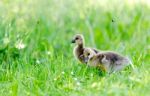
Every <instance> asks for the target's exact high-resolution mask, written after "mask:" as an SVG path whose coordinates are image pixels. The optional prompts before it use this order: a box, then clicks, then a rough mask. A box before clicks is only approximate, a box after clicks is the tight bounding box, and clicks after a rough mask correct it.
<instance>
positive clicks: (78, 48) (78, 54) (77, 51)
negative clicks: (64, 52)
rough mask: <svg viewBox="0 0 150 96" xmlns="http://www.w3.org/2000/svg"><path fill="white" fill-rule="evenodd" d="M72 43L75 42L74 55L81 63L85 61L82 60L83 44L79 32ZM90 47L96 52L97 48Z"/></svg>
mask: <svg viewBox="0 0 150 96" xmlns="http://www.w3.org/2000/svg"><path fill="white" fill-rule="evenodd" d="M72 43H75V44H76V46H75V48H74V50H73V53H74V56H75V57H76V58H77V59H78V60H79V61H80V62H81V63H85V61H84V56H83V51H84V49H85V46H84V37H83V35H81V34H76V35H75V36H74V38H73V40H72ZM89 49H91V50H92V51H93V52H95V53H98V52H99V50H97V49H95V48H89Z"/></svg>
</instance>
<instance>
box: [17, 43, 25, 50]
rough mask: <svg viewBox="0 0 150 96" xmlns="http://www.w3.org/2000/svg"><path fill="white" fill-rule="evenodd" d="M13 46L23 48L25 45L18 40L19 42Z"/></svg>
mask: <svg viewBox="0 0 150 96" xmlns="http://www.w3.org/2000/svg"><path fill="white" fill-rule="evenodd" d="M15 47H16V48H17V49H24V48H25V47H26V45H25V44H24V43H22V42H21V41H20V42H18V43H16V45H15Z"/></svg>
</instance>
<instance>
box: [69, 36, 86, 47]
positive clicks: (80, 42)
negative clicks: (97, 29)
mask: <svg viewBox="0 0 150 96" xmlns="http://www.w3.org/2000/svg"><path fill="white" fill-rule="evenodd" d="M71 43H75V44H77V45H83V43H84V37H83V35H81V34H76V35H75V36H74V38H73V39H72V42H71Z"/></svg>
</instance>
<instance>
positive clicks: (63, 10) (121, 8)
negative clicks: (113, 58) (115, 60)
mask: <svg viewBox="0 0 150 96" xmlns="http://www.w3.org/2000/svg"><path fill="white" fill-rule="evenodd" d="M149 12H150V6H149V5H146V4H144V3H135V4H133V5H131V4H129V3H128V2H125V1H122V0H115V1H110V0H105V1H98V0H34V1H33V0H13V1H12V0H1V1H0V14H1V15H0V95H1V96H16V95H19V96H68V95H69V96H149V94H150V92H149V91H150V75H149V73H150V64H149V63H150V14H149ZM112 20H113V21H114V22H112ZM77 33H81V34H83V35H84V37H85V41H86V46H91V47H97V48H98V49H101V50H114V51H117V52H119V53H121V54H124V55H127V56H130V58H131V59H132V61H133V64H134V66H135V70H133V69H132V68H131V67H130V66H129V67H127V68H125V69H124V70H123V71H122V72H119V73H115V74H111V75H108V74H106V75H102V74H100V73H99V72H98V71H97V70H96V69H94V68H89V67H87V66H86V65H84V64H80V63H79V62H78V61H77V60H76V59H75V58H74V56H73V52H72V50H73V47H74V46H73V45H72V44H71V43H70V41H71V39H72V37H73V35H75V34H77ZM19 44H22V45H23V44H24V45H25V48H22V49H18V48H16V47H17V46H18V45H19ZM22 47H24V46H22Z"/></svg>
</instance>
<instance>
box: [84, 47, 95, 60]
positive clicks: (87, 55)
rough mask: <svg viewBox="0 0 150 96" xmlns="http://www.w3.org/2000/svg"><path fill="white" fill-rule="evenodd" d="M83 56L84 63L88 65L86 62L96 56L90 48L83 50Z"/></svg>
mask: <svg viewBox="0 0 150 96" xmlns="http://www.w3.org/2000/svg"><path fill="white" fill-rule="evenodd" d="M83 55H84V61H85V63H88V61H89V60H91V59H92V58H93V57H94V56H95V55H96V53H95V52H94V51H93V50H92V49H90V48H85V49H84V52H83Z"/></svg>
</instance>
